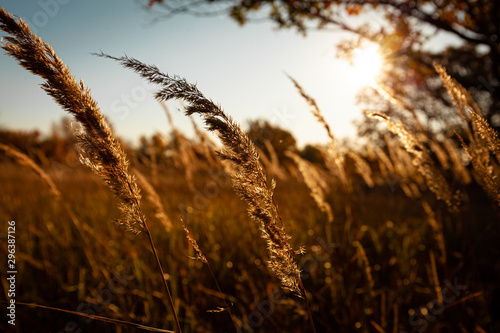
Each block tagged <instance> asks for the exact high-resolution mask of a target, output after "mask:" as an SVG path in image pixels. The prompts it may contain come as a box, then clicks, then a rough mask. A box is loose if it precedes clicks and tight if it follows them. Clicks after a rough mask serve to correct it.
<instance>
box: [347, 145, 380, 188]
mask: <svg viewBox="0 0 500 333" xmlns="http://www.w3.org/2000/svg"><path fill="white" fill-rule="evenodd" d="M347 155H348V156H349V157H350V158H351V159H352V160H353V161H354V166H355V168H356V171H357V172H358V174H359V175H360V176H361V177H362V178H363V180H364V181H365V183H366V185H368V187H369V188H372V187H373V186H375V184H374V182H373V179H372V169H371V168H370V165H369V164H368V162H366V160H365V159H364V158H363V157H361V156H360V154H358V153H356V152H355V151H353V150H349V151H348V152H347Z"/></svg>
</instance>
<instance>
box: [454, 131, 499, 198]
mask: <svg viewBox="0 0 500 333" xmlns="http://www.w3.org/2000/svg"><path fill="white" fill-rule="evenodd" d="M459 138H460V140H461V141H462V147H463V148H464V150H465V152H466V154H467V156H469V160H470V161H471V163H472V167H473V169H474V171H475V172H476V174H477V175H478V176H479V179H478V183H479V185H481V186H482V187H483V189H484V190H485V191H486V193H487V194H488V195H489V196H490V198H491V199H493V200H495V201H496V202H497V204H498V205H499V206H500V180H499V177H498V172H496V170H498V169H495V168H494V166H493V165H492V164H491V158H490V153H489V152H488V149H487V148H486V147H485V146H482V145H481V143H478V142H477V141H472V142H471V143H470V144H469V145H467V144H466V143H465V142H464V141H463V139H462V138H461V137H459Z"/></svg>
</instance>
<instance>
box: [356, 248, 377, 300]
mask: <svg viewBox="0 0 500 333" xmlns="http://www.w3.org/2000/svg"><path fill="white" fill-rule="evenodd" d="M352 245H354V247H357V248H358V251H359V255H360V257H361V259H362V260H363V265H364V267H365V274H366V280H367V281H368V289H369V290H370V295H371V296H372V297H373V296H374V295H375V293H374V290H373V288H374V287H375V281H374V280H373V275H372V267H371V266H370V261H369V260H368V256H367V255H366V251H365V248H364V247H363V244H361V242H359V241H354V242H353V244H352Z"/></svg>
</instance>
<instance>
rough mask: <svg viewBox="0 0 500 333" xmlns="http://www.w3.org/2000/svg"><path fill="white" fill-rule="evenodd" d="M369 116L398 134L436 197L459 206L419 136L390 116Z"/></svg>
mask: <svg viewBox="0 0 500 333" xmlns="http://www.w3.org/2000/svg"><path fill="white" fill-rule="evenodd" d="M367 115H368V117H370V118H374V119H377V120H379V121H382V122H385V123H386V124H387V129H388V130H389V131H390V132H392V133H394V134H396V135H397V136H398V137H399V139H400V140H401V143H402V144H403V145H404V148H405V149H406V150H407V151H408V152H409V153H410V154H412V155H413V163H414V165H415V166H416V167H417V169H418V170H419V172H420V173H421V174H422V175H423V176H424V178H425V183H426V185H427V187H428V188H429V189H430V190H431V191H432V192H434V194H436V197H437V198H438V199H440V200H443V201H444V202H446V204H447V205H448V207H449V208H450V209H451V210H454V209H456V208H457V205H458V202H457V200H456V198H455V196H454V195H453V193H452V191H451V189H450V187H449V185H448V183H447V182H446V179H445V178H444V176H443V175H442V174H441V172H439V170H438V169H437V168H436V166H435V165H434V162H433V161H432V159H431V158H430V156H429V153H428V151H427V149H426V148H425V147H424V146H423V145H422V144H421V143H420V141H419V140H418V139H417V137H416V136H415V135H414V134H413V133H412V132H410V131H408V130H407V129H406V128H405V126H404V125H403V124H402V123H400V122H398V123H396V122H395V121H393V120H392V119H391V118H390V117H389V116H387V115H386V114H383V113H380V112H367Z"/></svg>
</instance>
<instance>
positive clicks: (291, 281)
mask: <svg viewBox="0 0 500 333" xmlns="http://www.w3.org/2000/svg"><path fill="white" fill-rule="evenodd" d="M99 56H101V57H105V58H109V59H113V60H116V61H118V62H119V63H120V64H121V65H122V66H124V67H126V68H130V69H132V70H134V71H135V72H137V73H138V74H139V75H141V76H142V77H143V78H145V79H147V80H148V81H150V82H151V83H155V84H158V85H159V86H160V87H161V89H160V90H159V91H158V92H157V93H156V98H157V99H158V100H159V101H167V100H170V99H180V100H183V101H184V102H186V103H187V107H186V111H185V112H186V114H187V115H188V116H189V115H193V114H198V115H200V116H201V117H202V118H203V120H204V122H205V124H206V125H207V128H208V130H210V131H213V132H215V133H216V134H217V136H218V137H219V139H220V140H221V142H222V143H223V145H224V148H223V149H221V150H220V151H219V152H218V155H219V157H220V158H222V159H224V160H229V161H232V162H233V164H234V165H235V166H237V168H238V172H237V173H236V174H235V175H233V177H232V179H233V187H234V189H235V190H236V193H237V194H238V195H239V196H240V197H241V198H242V199H243V200H245V201H247V203H248V213H249V215H250V217H251V218H252V219H253V220H255V221H256V222H257V223H259V227H260V229H261V235H262V237H263V238H264V239H265V240H266V242H267V248H268V252H269V259H270V260H269V262H268V266H269V268H270V269H271V271H272V272H273V273H274V274H275V275H276V276H277V277H278V279H279V280H280V281H281V286H282V288H283V289H284V290H286V291H288V292H292V293H295V294H296V295H298V296H300V297H305V298H306V299H307V297H306V293H305V290H304V288H303V286H302V281H301V278H300V271H299V269H298V267H297V262H296V261H295V258H294V257H295V256H294V251H293V249H292V247H291V246H290V243H289V239H290V236H289V235H288V234H287V233H286V231H285V228H284V226H283V223H282V221H281V216H280V214H279V211H278V207H277V205H276V203H275V201H274V199H273V193H274V188H275V183H274V181H273V182H272V183H271V185H269V183H268V181H267V179H266V175H265V174H264V171H263V169H262V166H261V164H260V162H259V156H258V154H257V152H256V149H255V146H254V144H253V142H252V141H251V140H250V139H249V138H248V136H247V135H246V134H245V133H244V132H243V131H242V130H241V128H240V126H239V125H238V124H237V123H235V122H234V121H233V120H232V118H231V117H229V116H228V115H227V114H226V113H225V112H224V111H222V109H221V108H220V107H219V106H217V105H216V104H215V103H214V102H212V101H211V100H209V99H207V98H206V97H205V96H204V95H203V94H202V93H201V92H200V91H199V90H198V88H197V87H196V86H195V85H193V84H190V83H188V82H187V81H186V80H185V79H183V78H180V77H178V76H170V75H167V74H164V73H162V72H161V71H160V70H159V69H158V68H157V67H155V66H150V65H146V64H144V63H142V62H140V61H139V60H137V59H133V58H129V57H126V56H125V57H112V56H110V55H106V54H103V53H101V54H99Z"/></svg>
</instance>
